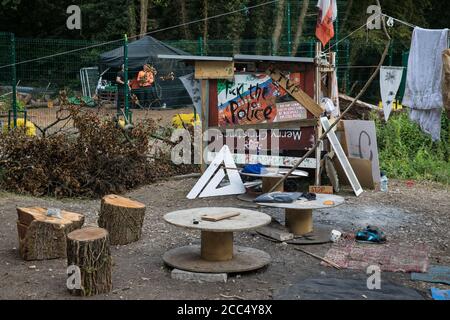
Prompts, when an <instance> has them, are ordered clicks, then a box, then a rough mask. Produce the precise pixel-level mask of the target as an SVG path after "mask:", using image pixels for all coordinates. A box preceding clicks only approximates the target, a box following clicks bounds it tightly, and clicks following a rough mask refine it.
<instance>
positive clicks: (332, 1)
mask: <svg viewBox="0 0 450 320" xmlns="http://www.w3.org/2000/svg"><path fill="white" fill-rule="evenodd" d="M317 7H318V8H319V16H318V18H317V26H316V37H317V38H318V39H319V40H320V42H322V44H323V46H325V45H326V44H327V43H328V42H330V40H331V39H332V38H333V37H334V26H333V22H334V21H336V19H337V5H336V0H319V1H318V2H317Z"/></svg>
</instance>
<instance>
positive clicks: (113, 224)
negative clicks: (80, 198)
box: [98, 195, 146, 246]
mask: <svg viewBox="0 0 450 320" xmlns="http://www.w3.org/2000/svg"><path fill="white" fill-rule="evenodd" d="M145 210H146V208H145V205H144V204H142V203H139V202H137V201H133V200H130V199H127V198H123V197H120V196H116V195H109V196H106V197H104V198H103V199H102V204H101V209H100V217H99V219H98V226H99V227H100V228H105V229H106V230H108V232H109V238H110V243H111V245H114V246H116V245H126V244H130V243H132V242H136V241H138V240H139V239H140V238H141V235H142V225H143V224H144V217H145Z"/></svg>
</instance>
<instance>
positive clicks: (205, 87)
mask: <svg viewBox="0 0 450 320" xmlns="http://www.w3.org/2000/svg"><path fill="white" fill-rule="evenodd" d="M201 87H202V116H201V120H202V129H201V140H200V155H201V171H202V173H204V172H205V170H206V162H205V155H204V152H205V147H206V145H207V143H205V141H204V140H203V139H204V137H205V132H206V131H208V125H209V80H201Z"/></svg>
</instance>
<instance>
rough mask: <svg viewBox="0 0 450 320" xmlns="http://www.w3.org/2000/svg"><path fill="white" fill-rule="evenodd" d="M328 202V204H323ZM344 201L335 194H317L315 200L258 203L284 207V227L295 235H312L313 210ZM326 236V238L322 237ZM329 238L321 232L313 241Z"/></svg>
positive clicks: (321, 241)
mask: <svg viewBox="0 0 450 320" xmlns="http://www.w3.org/2000/svg"><path fill="white" fill-rule="evenodd" d="M325 202H330V204H325ZM344 202H345V199H344V198H343V197H340V196H336V195H328V194H317V195H316V200H314V201H307V200H306V199H305V200H303V199H302V200H297V201H295V202H293V203H258V205H260V206H265V207H271V208H282V209H285V228H286V229H287V231H288V232H290V233H292V234H294V236H295V237H302V236H305V235H311V236H314V223H313V210H317V209H327V208H333V207H336V206H339V205H341V204H343V203H344ZM323 237H326V239H323ZM324 240H325V241H328V240H329V234H323V235H321V236H320V239H317V241H314V240H311V242H310V243H311V244H313V243H323V241H324Z"/></svg>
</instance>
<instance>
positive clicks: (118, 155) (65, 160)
mask: <svg viewBox="0 0 450 320" xmlns="http://www.w3.org/2000/svg"><path fill="white" fill-rule="evenodd" d="M67 112H68V113H69V116H68V117H66V116H65V117H64V119H65V120H68V119H69V117H70V120H71V121H73V126H74V127H75V129H76V130H73V131H71V132H66V131H59V132H57V133H56V134H51V135H41V136H39V137H29V136H26V135H25V133H24V132H23V130H20V129H16V130H13V131H10V132H8V133H3V134H1V137H0V184H1V187H2V188H3V189H4V190H7V191H12V192H19V193H26V194H32V195H35V196H43V195H48V196H56V197H77V196H79V197H90V198H92V197H94V198H95V197H99V196H103V195H106V194H111V193H116V194H120V193H124V192H125V191H127V190H130V189H133V188H136V187H138V186H141V185H144V184H149V183H152V182H154V181H156V180H159V179H164V178H167V177H170V176H174V175H179V174H186V173H191V172H195V171H196V170H197V168H196V167H194V166H176V165H174V164H173V163H172V162H171V159H170V151H171V148H172V147H173V144H172V143H171V141H170V140H169V138H170V136H169V135H167V137H164V136H163V137H161V128H160V126H158V124H157V123H156V121H153V120H147V121H146V122H143V123H140V124H137V125H136V126H131V125H128V126H125V127H123V125H121V124H120V123H119V121H118V120H117V119H114V118H111V119H106V120H105V119H102V118H101V117H100V116H99V115H98V114H96V113H95V112H92V111H82V109H81V108H80V107H75V106H71V107H68V108H67ZM163 131H164V130H163ZM165 131H166V132H170V130H165ZM155 137H157V138H155ZM156 144H157V145H158V146H159V147H158V150H159V152H155V150H154V149H155V148H154V146H155V145H156ZM161 144H163V145H165V147H164V148H161Z"/></svg>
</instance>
